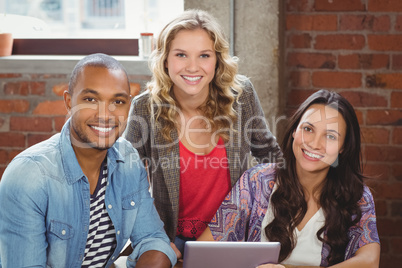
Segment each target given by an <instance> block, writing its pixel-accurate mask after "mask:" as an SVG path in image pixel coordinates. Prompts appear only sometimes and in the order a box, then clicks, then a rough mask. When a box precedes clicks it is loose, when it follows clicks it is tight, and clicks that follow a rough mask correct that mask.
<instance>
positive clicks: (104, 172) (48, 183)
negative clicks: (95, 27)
mask: <svg viewBox="0 0 402 268" xmlns="http://www.w3.org/2000/svg"><path fill="white" fill-rule="evenodd" d="M130 99H131V96H130V86H129V82H128V76H127V73H126V71H125V70H124V68H123V66H122V65H121V64H120V63H119V62H117V61H116V60H115V59H113V58H112V57H110V56H107V55H104V54H93V55H89V56H87V57H85V58H83V59H82V60H81V61H80V62H79V63H78V64H77V65H76V66H75V68H74V70H73V72H72V76H71V79H70V83H69V89H68V91H66V92H65V93H64V102H65V105H66V107H67V110H68V112H69V114H70V119H69V120H68V121H67V122H66V124H65V125H64V127H63V129H62V131H61V133H59V134H56V135H54V136H53V137H51V138H50V139H48V140H46V141H44V142H41V143H39V144H37V145H35V146H33V147H31V148H28V149H27V150H25V151H24V152H22V153H21V154H19V155H18V156H16V157H15V158H14V159H13V161H12V162H11V163H10V164H9V165H8V167H7V169H6V170H5V172H4V175H3V177H2V179H1V181H0V204H1V209H0V262H1V264H0V267H12V268H15V267H63V268H66V267H109V266H111V265H112V263H113V262H114V261H115V260H116V258H117V257H118V256H119V253H120V251H121V250H122V249H123V247H124V245H125V243H126V242H127V240H128V239H130V240H131V245H132V247H133V252H132V254H131V255H130V256H129V257H128V259H127V266H128V267H134V266H135V267H171V266H174V265H175V263H176V255H175V253H174V252H173V250H172V249H171V247H170V245H169V239H168V237H167V235H166V233H165V232H164V229H163V223H162V221H161V220H160V218H159V215H158V214H157V212H156V209H155V207H154V205H153V199H152V198H151V197H150V195H149V191H148V181H147V176H146V172H145V169H144V167H143V165H142V163H141V162H140V160H139V157H138V155H137V151H135V149H133V148H132V146H131V145H130V143H129V142H127V141H126V140H124V139H123V138H119V136H120V134H121V133H122V132H123V131H124V129H125V127H126V120H127V116H128V111H129V107H130Z"/></svg>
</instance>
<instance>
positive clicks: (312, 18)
mask: <svg viewBox="0 0 402 268" xmlns="http://www.w3.org/2000/svg"><path fill="white" fill-rule="evenodd" d="M337 20H338V19H337V16H336V15H300V14H296V15H294V14H288V15H287V16H286V29H287V30H299V31H336V30H337V27H338V26H337V24H338V21H337Z"/></svg>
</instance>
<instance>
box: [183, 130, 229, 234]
mask: <svg viewBox="0 0 402 268" xmlns="http://www.w3.org/2000/svg"><path fill="white" fill-rule="evenodd" d="M179 144H180V145H179V146H180V198H179V202H180V203H179V205H180V208H179V222H178V226H177V235H181V236H184V237H188V238H198V237H199V236H200V235H201V234H202V232H203V231H204V230H205V228H206V227H207V225H208V223H209V222H210V221H211V219H212V217H213V216H214V215H215V213H216V211H217V209H218V208H219V206H220V205H221V203H222V201H223V199H224V198H225V196H226V195H227V194H228V192H229V191H230V189H231V185H230V173H229V164H228V159H227V156H226V149H225V144H224V142H223V140H222V138H219V141H218V144H217V146H216V147H215V148H214V149H213V150H212V151H211V152H210V153H209V154H206V155H197V154H195V153H193V152H191V151H190V150H188V149H187V148H186V147H185V146H184V145H183V144H182V143H181V142H180V143H179Z"/></svg>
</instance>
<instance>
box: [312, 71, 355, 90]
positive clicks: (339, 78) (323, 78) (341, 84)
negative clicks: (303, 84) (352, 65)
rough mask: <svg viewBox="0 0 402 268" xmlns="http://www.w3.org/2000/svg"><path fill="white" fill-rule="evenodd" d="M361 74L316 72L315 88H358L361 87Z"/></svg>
mask: <svg viewBox="0 0 402 268" xmlns="http://www.w3.org/2000/svg"><path fill="white" fill-rule="evenodd" d="M361 80H362V75H361V73H347V72H314V73H313V76H312V81H313V86H314V87H320V88H321V87H323V88H358V87H361V84H362V83H361Z"/></svg>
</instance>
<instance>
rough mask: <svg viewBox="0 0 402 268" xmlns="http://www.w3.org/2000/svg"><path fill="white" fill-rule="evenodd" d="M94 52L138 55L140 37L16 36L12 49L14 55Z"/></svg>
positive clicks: (86, 53)
mask: <svg viewBox="0 0 402 268" xmlns="http://www.w3.org/2000/svg"><path fill="white" fill-rule="evenodd" d="M93 53H105V54H108V55H121V56H138V55H139V50H138V38H119V39H107V38H103V39H100V38H96V39H94V38H91V39H85V38H80V39H70V38H57V39H50V38H49V39H46V38H43V39H34V38H32V39H31V38H29V39H28V38H27V39H24V38H16V39H14V42H13V51H12V55H88V54H93Z"/></svg>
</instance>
